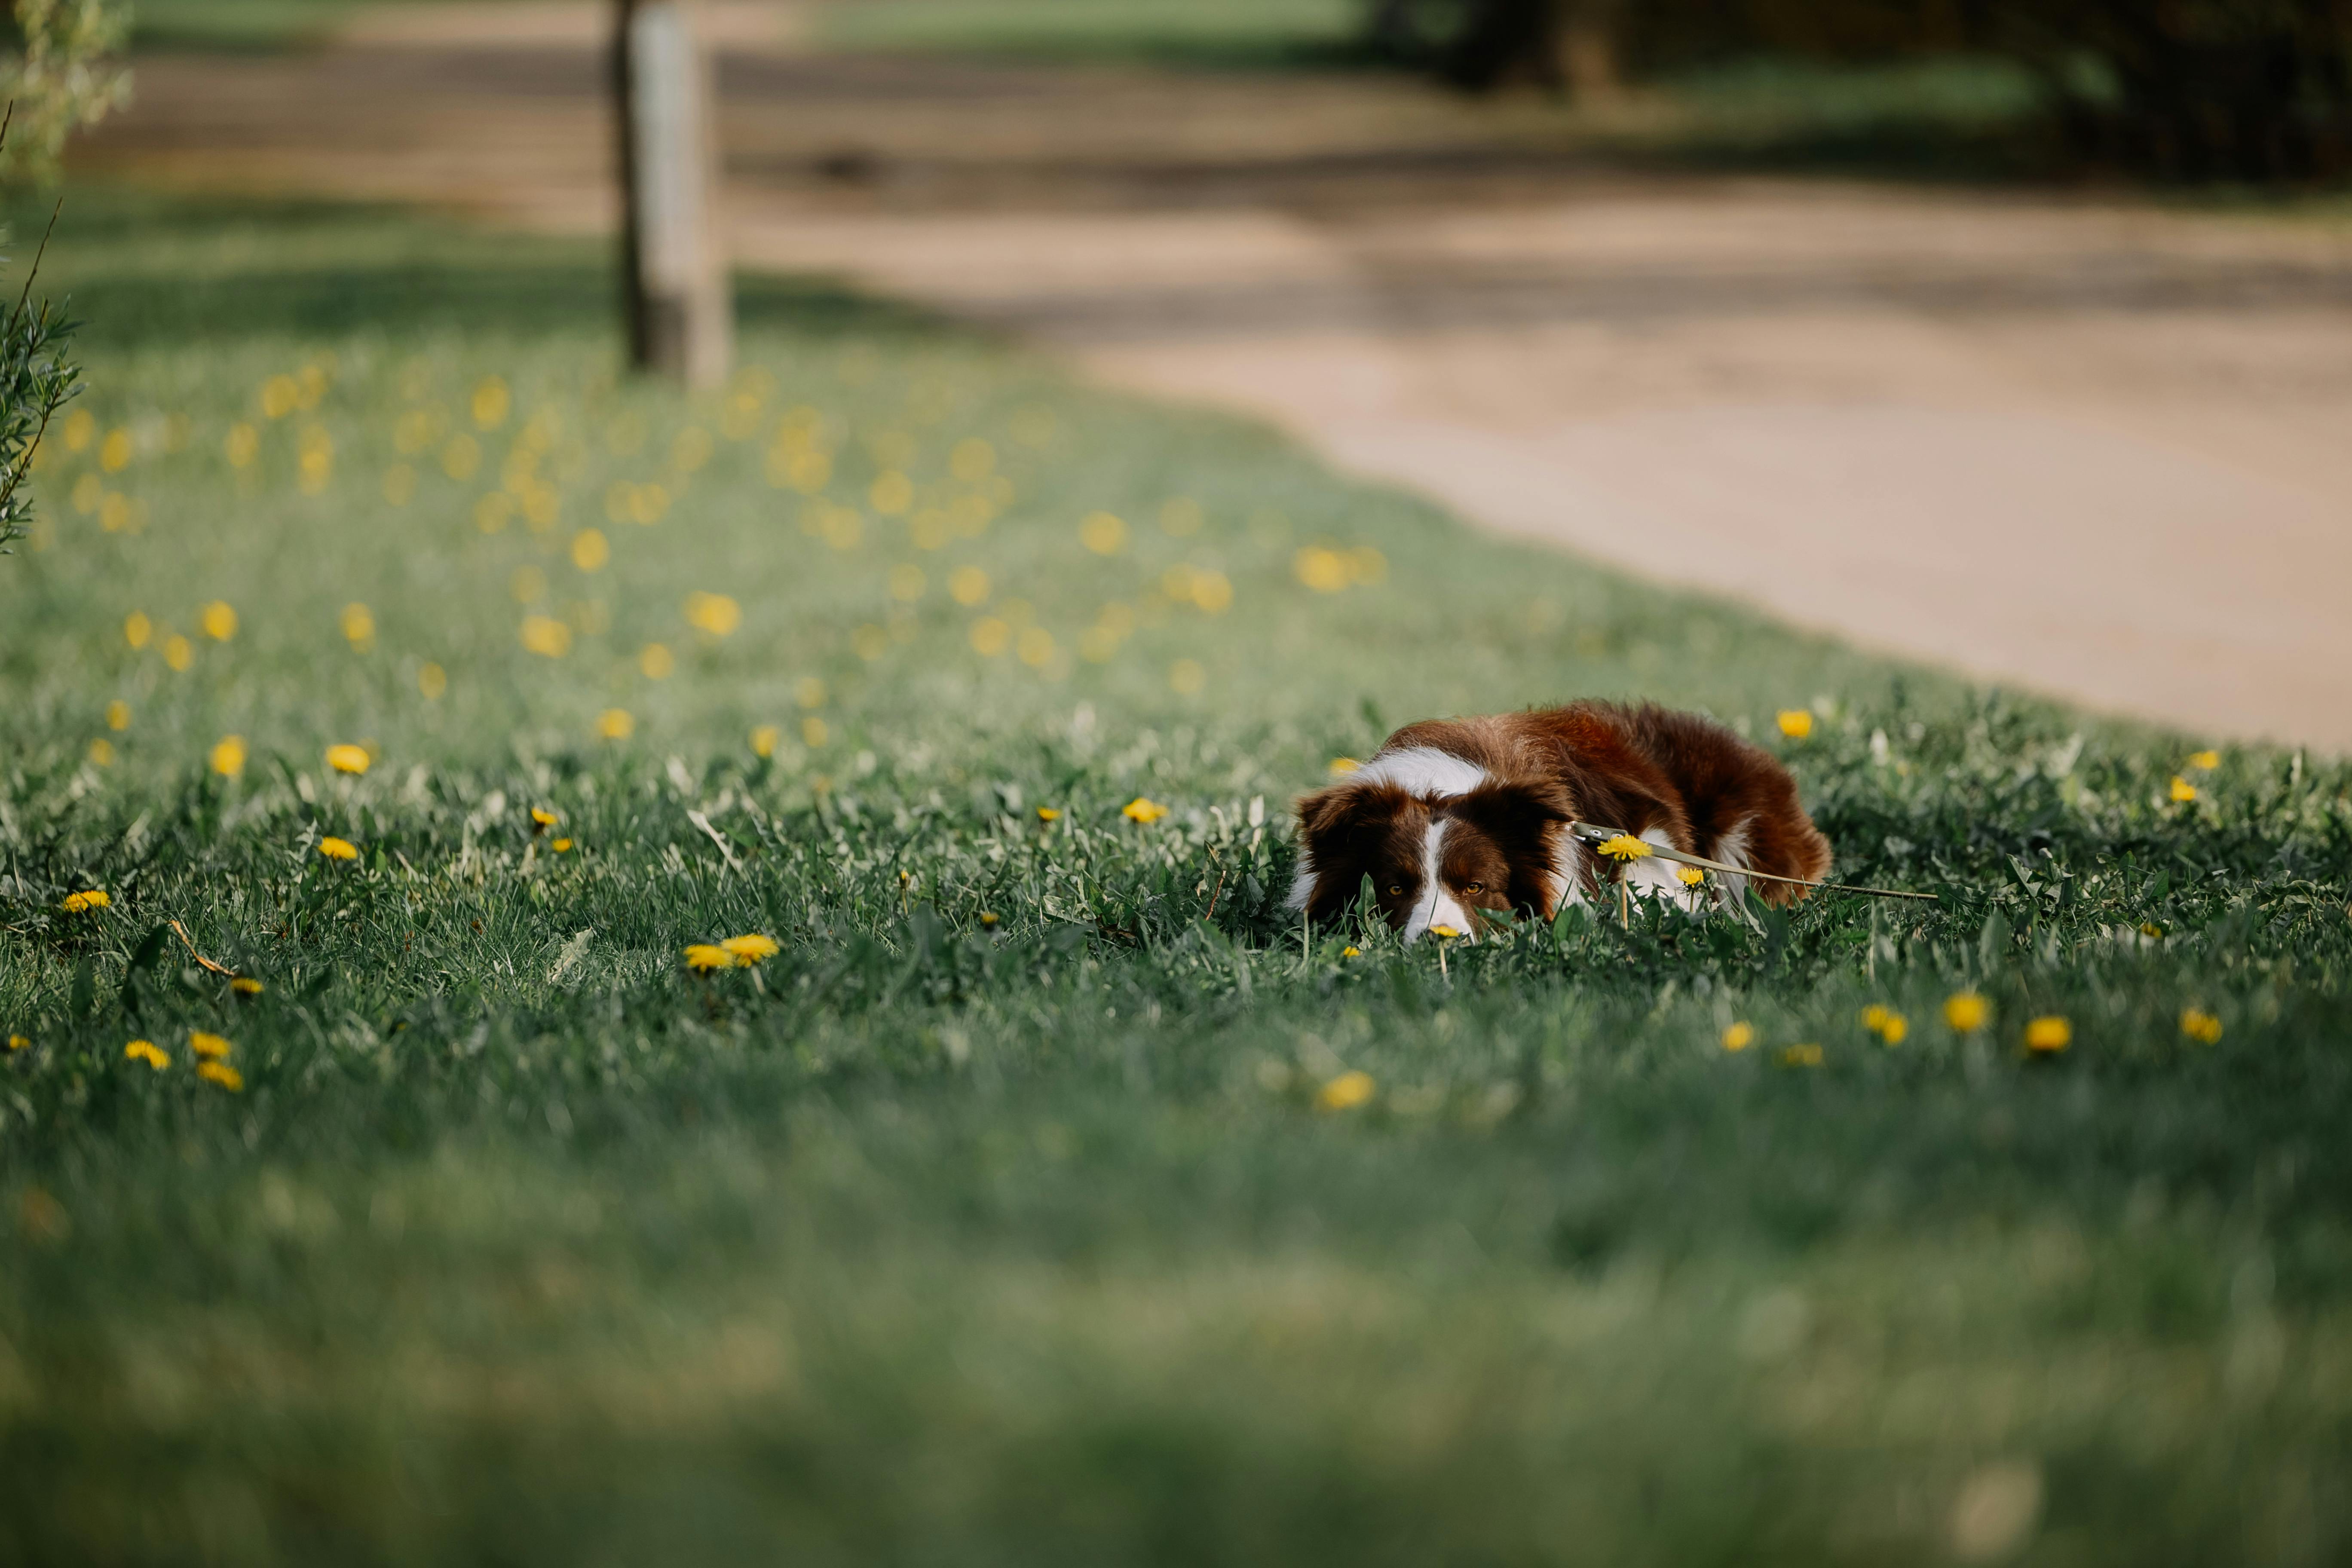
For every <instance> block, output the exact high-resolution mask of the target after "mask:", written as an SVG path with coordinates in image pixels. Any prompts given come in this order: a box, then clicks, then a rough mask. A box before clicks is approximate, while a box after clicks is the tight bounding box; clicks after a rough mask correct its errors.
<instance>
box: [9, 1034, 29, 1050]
mask: <svg viewBox="0 0 2352 1568" xmlns="http://www.w3.org/2000/svg"><path fill="white" fill-rule="evenodd" d="M32 1043H33V1042H32V1039H31V1037H28V1036H25V1035H11V1036H9V1037H8V1048H9V1049H10V1050H12V1051H21V1050H23V1049H25V1048H26V1047H28V1046H30V1045H31V1044H32Z"/></svg>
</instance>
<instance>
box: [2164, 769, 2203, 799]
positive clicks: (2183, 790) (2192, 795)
mask: <svg viewBox="0 0 2352 1568" xmlns="http://www.w3.org/2000/svg"><path fill="white" fill-rule="evenodd" d="M2169 793H2170V795H2171V796H2172V798H2173V799H2174V800H2175V801H2179V802H2186V801H2192V800H2195V799H2196V798H2197V786H2196V785H2195V784H2190V783H2189V781H2188V780H2187V779H2185V778H2182V777H2181V776H2180V775H2179V773H2175V774H2173V775H2172V787H2171V789H2170V791H2169Z"/></svg>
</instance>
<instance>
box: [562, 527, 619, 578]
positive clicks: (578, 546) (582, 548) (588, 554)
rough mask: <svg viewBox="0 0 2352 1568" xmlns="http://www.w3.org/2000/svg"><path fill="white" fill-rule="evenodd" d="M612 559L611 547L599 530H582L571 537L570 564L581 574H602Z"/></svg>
mask: <svg viewBox="0 0 2352 1568" xmlns="http://www.w3.org/2000/svg"><path fill="white" fill-rule="evenodd" d="M612 559H613V547H612V545H611V544H609V543H608V542H605V539H604V533H603V531H601V530H598V529H593V528H583V529H582V530H581V531H579V532H577V533H575V534H573V535H572V565H574V566H576V567H578V568H579V569H580V570H581V571H583V572H602V571H603V570H604V563H606V562H608V561H610V560H612Z"/></svg>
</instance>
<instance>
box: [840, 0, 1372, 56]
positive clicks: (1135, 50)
mask: <svg viewBox="0 0 2352 1568" xmlns="http://www.w3.org/2000/svg"><path fill="white" fill-rule="evenodd" d="M1362 19H1363V18H1362V11H1361V8H1360V6H1359V5H1357V4H1355V0H845V3H843V4H838V5H826V6H824V8H823V9H822V10H820V11H818V12H816V13H815V20H816V22H817V25H818V29H819V35H820V37H823V38H824V40H825V41H826V42H828V43H831V44H834V45H836V46H839V47H848V48H897V49H920V50H927V51H939V52H955V53H961V54H980V55H1013V56H1020V57H1024V58H1032V59H1050V60H1081V59H1092V60H1117V61H1150V62H1154V63H1158V64H1163V65H1193V66H1244V67H1247V66H1267V65H1276V64H1282V63H1297V62H1302V61H1307V60H1314V59H1318V58H1344V57H1348V56H1350V55H1355V54H1360V52H1361V48H1360V44H1359V42H1358V39H1359V37H1360V33H1361V30H1362Z"/></svg>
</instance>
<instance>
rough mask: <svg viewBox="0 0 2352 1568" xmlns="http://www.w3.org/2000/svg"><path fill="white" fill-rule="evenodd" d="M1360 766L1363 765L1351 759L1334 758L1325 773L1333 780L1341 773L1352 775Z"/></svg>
mask: <svg viewBox="0 0 2352 1568" xmlns="http://www.w3.org/2000/svg"><path fill="white" fill-rule="evenodd" d="M1361 766H1363V764H1362V763H1360V762H1358V761H1356V759H1355V758H1353V757H1334V758H1332V759H1331V761H1330V763H1329V765H1328V767H1327V769H1326V770H1325V771H1326V772H1328V773H1330V775H1331V776H1332V777H1333V778H1338V777H1339V776H1340V775H1341V774H1342V773H1354V772H1355V771H1356V770H1357V769H1358V768H1360V767H1361Z"/></svg>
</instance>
